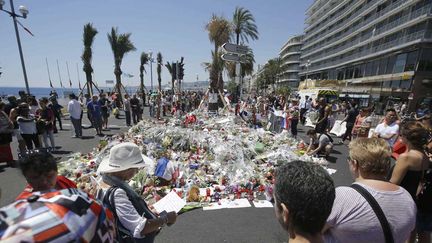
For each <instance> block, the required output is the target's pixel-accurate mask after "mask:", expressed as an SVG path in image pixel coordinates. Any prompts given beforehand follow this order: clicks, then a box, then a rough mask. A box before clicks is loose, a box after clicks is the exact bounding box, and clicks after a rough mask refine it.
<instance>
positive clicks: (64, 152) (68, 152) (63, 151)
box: [51, 150, 72, 154]
mask: <svg viewBox="0 0 432 243" xmlns="http://www.w3.org/2000/svg"><path fill="white" fill-rule="evenodd" d="M51 153H52V154H70V153H72V151H66V150H56V151H52V152H51Z"/></svg>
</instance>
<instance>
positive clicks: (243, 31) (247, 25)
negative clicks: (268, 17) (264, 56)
mask: <svg viewBox="0 0 432 243" xmlns="http://www.w3.org/2000/svg"><path fill="white" fill-rule="evenodd" d="M232 24H233V34H234V35H235V38H236V44H237V45H238V44H240V40H241V41H242V42H243V43H248V42H249V38H251V39H252V40H258V28H257V26H256V24H255V18H254V17H253V15H252V13H251V12H250V11H249V10H247V9H244V8H242V7H236V9H235V11H234V15H233V20H232Z"/></svg>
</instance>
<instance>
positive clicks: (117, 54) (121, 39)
mask: <svg viewBox="0 0 432 243" xmlns="http://www.w3.org/2000/svg"><path fill="white" fill-rule="evenodd" d="M107 36H108V41H109V43H110V45H111V50H112V52H113V54H114V66H115V67H114V75H115V76H116V87H115V89H114V90H116V91H117V92H118V93H119V96H118V97H119V98H120V101H122V97H121V88H122V87H123V85H122V83H121V75H122V73H123V72H122V70H121V64H122V61H123V57H124V56H125V54H126V53H128V52H131V51H135V50H136V48H135V46H134V44H133V43H132V41H131V40H130V36H131V33H126V34H119V33H118V29H117V28H114V27H112V28H111V34H110V33H108V34H107Z"/></svg>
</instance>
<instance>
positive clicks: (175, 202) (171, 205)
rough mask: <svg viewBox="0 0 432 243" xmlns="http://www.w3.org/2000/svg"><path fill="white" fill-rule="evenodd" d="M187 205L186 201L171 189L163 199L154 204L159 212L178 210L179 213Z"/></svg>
mask: <svg viewBox="0 0 432 243" xmlns="http://www.w3.org/2000/svg"><path fill="white" fill-rule="evenodd" d="M185 205H186V202H185V201H184V200H183V199H181V198H180V197H179V196H178V195H177V193H175V192H174V191H171V192H170V193H168V194H167V195H166V196H165V197H163V198H162V199H161V200H159V201H158V202H156V203H155V204H153V207H154V208H155V209H156V211H157V212H158V213H161V212H163V211H166V212H173V211H174V212H176V213H178V212H179V211H180V210H181V209H182V208H183V207H184V206H185Z"/></svg>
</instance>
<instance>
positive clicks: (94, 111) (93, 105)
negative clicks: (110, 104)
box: [87, 101, 102, 118]
mask: <svg viewBox="0 0 432 243" xmlns="http://www.w3.org/2000/svg"><path fill="white" fill-rule="evenodd" d="M87 109H88V110H89V111H90V112H91V115H92V117H95V118H98V117H99V118H100V117H102V113H101V106H100V103H99V102H98V101H96V102H93V101H90V102H89V103H87Z"/></svg>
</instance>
